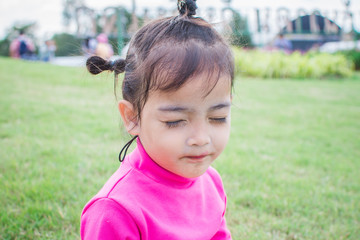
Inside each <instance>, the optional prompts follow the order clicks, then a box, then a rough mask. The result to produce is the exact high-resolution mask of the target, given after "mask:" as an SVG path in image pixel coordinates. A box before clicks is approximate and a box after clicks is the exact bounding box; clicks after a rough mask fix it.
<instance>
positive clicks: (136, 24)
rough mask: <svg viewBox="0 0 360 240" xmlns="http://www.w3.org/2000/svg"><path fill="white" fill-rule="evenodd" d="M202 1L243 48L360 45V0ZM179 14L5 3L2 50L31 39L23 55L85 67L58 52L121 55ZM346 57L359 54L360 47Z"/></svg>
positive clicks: (207, 14) (101, 5)
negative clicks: (154, 24)
mask: <svg viewBox="0 0 360 240" xmlns="http://www.w3.org/2000/svg"><path fill="white" fill-rule="evenodd" d="M197 4H198V7H199V10H198V15H199V16H201V17H203V18H205V19H206V20H208V21H210V22H211V23H213V24H214V25H215V26H216V28H217V29H218V30H219V32H220V33H222V34H223V35H224V36H226V37H228V39H229V41H230V42H231V44H233V45H235V46H239V47H241V48H246V49H263V50H266V51H272V50H274V49H277V50H281V51H283V52H285V53H292V52H294V51H297V52H300V53H306V52H308V51H310V50H318V51H321V52H330V53H334V52H338V51H348V50H356V49H359V46H360V44H359V42H358V40H359V39H360V34H359V31H360V1H351V0H293V1H285V0H276V1H265V0H254V1H233V0H198V1H197ZM175 14H177V10H176V1H175V0H167V1H164V0H163V1H161V0H154V1H145V0H132V1H115V0H104V1H96V0H57V1H56V0H52V1H45V0H34V1H31V2H29V1H26V2H24V1H20V0H14V1H2V2H1V3H0V22H1V25H0V39H1V40H0V55H2V56H12V57H21V56H19V55H23V54H18V52H19V51H20V49H19V48H20V43H21V42H26V43H27V45H28V46H27V49H22V51H23V52H24V51H26V52H27V54H26V56H23V58H27V59H30V60H44V61H54V62H55V63H58V64H65V65H80V64H82V63H83V61H82V59H81V58H72V61H71V60H70V59H69V58H66V59H63V60H62V61H61V58H55V57H64V56H72V57H73V56H84V55H85V56H86V55H89V54H94V53H95V51H96V47H97V45H98V44H99V43H100V45H101V44H109V45H111V47H110V48H111V49H110V50H109V49H107V50H104V49H106V48H102V51H103V53H102V54H103V55H104V56H108V57H111V56H113V55H122V54H124V52H125V51H126V44H127V43H128V41H129V40H130V38H131V36H132V35H133V34H134V33H135V32H136V30H137V29H139V28H140V27H141V26H142V25H143V24H145V23H146V22H148V21H150V20H151V19H155V18H159V17H164V16H171V15H175ZM21 33H23V34H21ZM21 35H22V36H21ZM99 35H100V36H99ZM19 36H20V40H19ZM23 38H24V39H25V41H22V39H23ZM24 47H25V46H23V48H24ZM124 48H125V51H124ZM106 51H107V52H106ZM14 52H15V53H14ZM349 55H351V56H350V57H353V58H354V56H353V55H355V53H354V52H352V53H351V54H350V53H347V56H349ZM55 60H56V61H55Z"/></svg>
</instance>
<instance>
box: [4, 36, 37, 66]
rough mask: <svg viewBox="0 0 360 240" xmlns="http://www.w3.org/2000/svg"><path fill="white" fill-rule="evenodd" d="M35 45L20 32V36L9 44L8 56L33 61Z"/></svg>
mask: <svg viewBox="0 0 360 240" xmlns="http://www.w3.org/2000/svg"><path fill="white" fill-rule="evenodd" d="M34 53H35V45H34V43H33V41H32V40H31V39H30V38H29V37H28V36H26V34H25V32H24V31H23V30H20V35H19V36H18V37H17V38H16V39H15V40H14V41H13V42H12V43H11V44H10V55H11V56H12V57H14V58H21V59H26V60H34V59H36V56H35V54H34Z"/></svg>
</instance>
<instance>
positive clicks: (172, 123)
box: [164, 120, 185, 128]
mask: <svg viewBox="0 0 360 240" xmlns="http://www.w3.org/2000/svg"><path fill="white" fill-rule="evenodd" d="M164 123H165V125H166V126H167V127H168V128H175V127H180V126H182V124H185V120H176V121H166V122H164Z"/></svg>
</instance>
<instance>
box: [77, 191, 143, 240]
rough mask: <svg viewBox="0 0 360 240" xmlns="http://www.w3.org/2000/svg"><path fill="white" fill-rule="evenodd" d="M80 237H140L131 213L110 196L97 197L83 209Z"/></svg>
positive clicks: (87, 238)
mask: <svg viewBox="0 0 360 240" xmlns="http://www.w3.org/2000/svg"><path fill="white" fill-rule="evenodd" d="M80 228H81V230H80V234H81V239H86V240H89V239H90V240H91V239H109V240H111V239H129V240H130V239H134V240H135V239H140V233H139V230H138V227H137V225H136V223H135V221H134V220H133V219H132V217H131V215H130V214H129V213H128V212H127V211H126V209H124V208H123V207H122V206H121V205H120V204H118V203H117V202H116V201H114V200H112V199H111V198H99V199H96V200H95V201H93V202H92V203H91V204H89V206H88V207H87V208H86V209H85V210H84V211H83V213H82V216H81V226H80Z"/></svg>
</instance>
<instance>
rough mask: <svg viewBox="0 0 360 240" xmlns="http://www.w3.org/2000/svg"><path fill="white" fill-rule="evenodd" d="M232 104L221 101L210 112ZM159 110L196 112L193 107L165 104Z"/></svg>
mask: <svg viewBox="0 0 360 240" xmlns="http://www.w3.org/2000/svg"><path fill="white" fill-rule="evenodd" d="M230 106H231V104H230V103H228V102H225V103H219V104H216V105H214V106H211V107H210V108H209V110H208V112H212V111H215V110H219V109H223V108H229V107H230ZM158 110H159V111H161V112H194V110H193V109H191V108H187V107H181V106H164V107H159V108H158Z"/></svg>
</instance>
